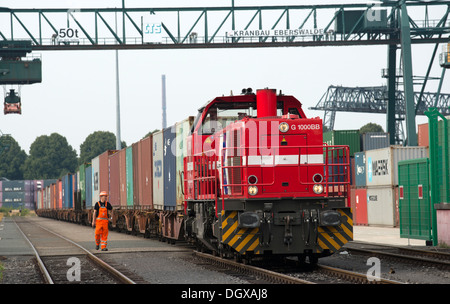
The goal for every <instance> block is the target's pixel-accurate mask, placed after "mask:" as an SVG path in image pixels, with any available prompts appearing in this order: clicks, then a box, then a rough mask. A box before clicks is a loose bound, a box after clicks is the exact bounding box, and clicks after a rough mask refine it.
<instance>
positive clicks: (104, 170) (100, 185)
mask: <svg viewBox="0 0 450 304" xmlns="http://www.w3.org/2000/svg"><path fill="white" fill-rule="evenodd" d="M116 152H117V151H116V150H108V151H105V152H103V153H102V154H100V155H99V156H97V157H95V158H93V159H92V162H91V163H92V178H91V179H92V201H91V203H90V204H86V206H90V207H91V208H93V207H94V206H95V203H96V202H98V200H99V197H100V191H107V192H108V193H109V200H110V202H111V199H112V194H111V193H110V176H111V179H114V182H116V181H117V180H118V179H117V178H118V176H117V175H114V176H113V175H110V170H111V169H110V161H111V158H110V157H111V155H113V154H114V153H116ZM115 165H118V163H117V164H116V163H115ZM114 169H116V167H114ZM116 179H117V180H116ZM115 189H118V188H115ZM116 199H117V196H115V197H114V199H113V200H114V201H115V200H116Z"/></svg>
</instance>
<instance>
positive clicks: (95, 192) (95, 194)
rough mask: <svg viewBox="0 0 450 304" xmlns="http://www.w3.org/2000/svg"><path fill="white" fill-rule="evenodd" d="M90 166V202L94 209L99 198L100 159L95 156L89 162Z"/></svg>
mask: <svg viewBox="0 0 450 304" xmlns="http://www.w3.org/2000/svg"><path fill="white" fill-rule="evenodd" d="M91 166H92V202H91V206H92V207H94V206H95V204H96V203H97V201H98V198H99V197H100V157H99V156H97V157H95V158H93V159H92V161H91Z"/></svg>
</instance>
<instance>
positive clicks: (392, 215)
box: [367, 185, 399, 227]
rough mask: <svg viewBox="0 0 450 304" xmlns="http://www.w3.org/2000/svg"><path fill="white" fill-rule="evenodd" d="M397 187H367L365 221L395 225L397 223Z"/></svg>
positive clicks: (374, 223)
mask: <svg viewBox="0 0 450 304" xmlns="http://www.w3.org/2000/svg"><path fill="white" fill-rule="evenodd" d="M395 191H397V187H393V186H390V185H389V186H386V187H367V222H368V224H369V225H380V226H389V227H396V226H398V224H399V220H398V218H399V213H398V201H396V194H395Z"/></svg>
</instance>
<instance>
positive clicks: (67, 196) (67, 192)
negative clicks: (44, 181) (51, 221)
mask: <svg viewBox="0 0 450 304" xmlns="http://www.w3.org/2000/svg"><path fill="white" fill-rule="evenodd" d="M44 189H48V187H44ZM62 190H63V196H62V198H63V202H62V203H63V205H62V207H63V209H70V208H73V175H72V174H70V173H69V174H66V175H64V176H63V177H62ZM46 194H47V191H45V192H44V196H45V195H46ZM44 201H45V197H44Z"/></svg>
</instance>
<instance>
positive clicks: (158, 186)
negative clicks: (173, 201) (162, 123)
mask: <svg viewBox="0 0 450 304" xmlns="http://www.w3.org/2000/svg"><path fill="white" fill-rule="evenodd" d="M163 169H164V140H163V131H158V132H155V133H154V134H153V207H154V208H155V209H159V210H163V209H164V170H163Z"/></svg>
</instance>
